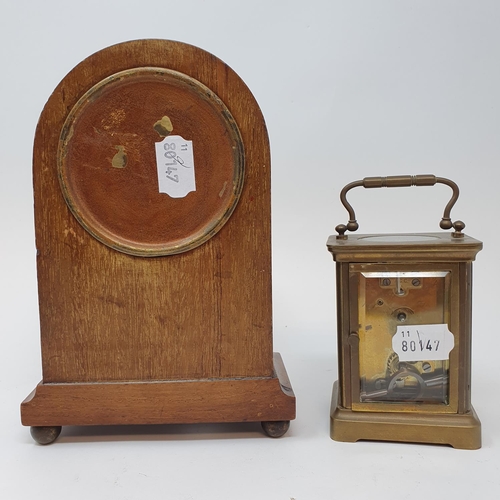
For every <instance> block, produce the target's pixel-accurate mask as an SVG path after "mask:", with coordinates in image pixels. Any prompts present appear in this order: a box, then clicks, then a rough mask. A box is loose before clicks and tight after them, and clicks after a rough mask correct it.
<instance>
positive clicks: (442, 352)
mask: <svg viewBox="0 0 500 500" xmlns="http://www.w3.org/2000/svg"><path fill="white" fill-rule="evenodd" d="M454 345H455V338H454V337H453V333H451V332H450V331H449V330H448V325H446V324H443V325H441V324H440V325H405V326H398V329H397V332H396V334H395V335H394V336H393V337H392V349H393V350H394V352H395V353H396V354H397V355H398V356H399V360H400V361H441V360H446V359H448V358H449V356H450V351H451V350H452V349H453V347H454Z"/></svg>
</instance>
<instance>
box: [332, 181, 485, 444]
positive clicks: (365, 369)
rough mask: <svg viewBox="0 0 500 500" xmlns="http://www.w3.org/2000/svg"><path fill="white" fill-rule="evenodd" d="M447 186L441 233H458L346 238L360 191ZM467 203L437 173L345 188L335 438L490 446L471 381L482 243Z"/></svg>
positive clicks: (338, 251)
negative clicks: (468, 226)
mask: <svg viewBox="0 0 500 500" xmlns="http://www.w3.org/2000/svg"><path fill="white" fill-rule="evenodd" d="M437 183H441V184H445V185H447V186H449V187H451V188H452V190H453V194H452V197H451V199H450V201H449V202H448V204H447V206H446V208H445V210H444V214H443V218H442V219H441V222H440V227H441V228H442V229H452V228H453V229H454V232H451V233H450V232H441V233H423V234H364V235H362V234H360V235H357V236H356V235H349V236H348V235H347V234H346V232H347V231H356V229H358V223H357V222H356V216H355V214H354V210H353V208H352V206H351V205H350V204H349V203H348V202H347V198H346V195H347V192H348V191H349V190H350V189H352V188H354V187H357V186H363V187H365V188H379V187H404V186H433V185H435V184H437ZM457 198H458V187H457V185H456V184H455V183H454V182H453V181H450V180H449V179H445V178H442V177H435V176H434V175H417V176H393V177H367V178H365V179H363V180H361V181H355V182H353V183H351V184H348V185H347V186H346V187H345V188H344V189H343V190H342V192H341V201H342V203H343V204H344V206H345V207H346V208H347V210H348V212H349V222H348V223H347V224H346V225H344V224H341V225H339V226H337V228H336V229H337V232H338V233H339V234H338V235H337V236H330V238H329V239H328V243H327V246H328V250H329V251H330V252H331V253H332V255H333V258H334V259H335V261H336V263H337V264H336V265H337V304H338V309H337V319H338V356H339V381H338V382H337V383H336V384H335V386H334V394H333V398H332V411H331V425H332V427H331V435H332V438H333V439H335V440H337V441H357V440H360V439H368V440H383V441H405V442H418V443H437V444H448V445H452V446H453V447H455V448H465V449H475V448H479V447H480V446H481V424H480V422H479V419H478V417H477V415H476V413H475V411H474V409H473V407H472V405H471V396H470V383H471V324H472V320H471V310H472V305H471V297H472V262H473V260H474V259H475V257H476V254H477V253H478V252H479V251H480V250H481V248H482V243H481V242H480V241H478V240H475V239H474V238H471V237H470V236H467V235H465V234H464V233H463V232H462V231H463V229H464V227H465V224H464V223H463V222H461V221H456V222H453V223H452V221H451V219H450V211H451V208H452V207H453V205H454V203H455V201H456V200H457Z"/></svg>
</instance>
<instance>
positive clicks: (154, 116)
mask: <svg viewBox="0 0 500 500" xmlns="http://www.w3.org/2000/svg"><path fill="white" fill-rule="evenodd" d="M33 176H34V199H35V231H36V247H37V271H38V288H39V305H40V328H41V346H42V368H43V380H42V382H41V383H40V384H39V385H38V386H37V387H36V388H35V390H34V391H33V392H32V393H31V394H30V395H29V396H28V398H27V399H26V400H25V401H24V402H23V403H22V404H21V418H22V423H23V425H27V426H31V433H32V435H33V437H34V439H35V440H36V441H37V442H39V443H42V444H47V443H49V442H52V441H53V440H55V439H56V438H57V436H58V435H59V432H60V430H61V426H65V425H107V424H109V425H116V424H167V423H201V422H256V421H260V422H262V426H263V428H264V430H265V431H266V433H267V434H269V435H270V436H273V437H277V436H280V435H283V434H284V433H285V432H286V430H287V429H288V426H289V423H290V420H291V419H294V418H295V397H294V394H293V391H292V389H291V386H290V383H289V380H288V377H287V374H286V371H285V368H284V365H283V362H282V360H281V357H280V355H279V354H277V353H274V354H273V343H272V308H271V241H270V152H269V141H268V137H267V132H266V127H265V123H264V119H263V117H262V114H261V111H260V109H259V107H258V105H257V103H256V101H255V99H254V97H253V96H252V94H251V93H250V91H249V90H248V88H247V87H246V85H245V84H244V83H243V81H242V80H241V79H240V78H239V77H238V76H237V75H236V73H235V72H234V71H232V70H231V69H230V68H229V67H228V66H226V65H225V64H224V63H223V62H221V61H220V60H219V59H217V58H216V57H214V56H213V55H211V54H209V53H207V52H205V51H203V50H201V49H199V48H196V47H193V46H190V45H186V44H183V43H179V42H172V41H165V40H138V41H132V42H127V43H123V44H119V45H115V46H112V47H109V48H107V49H104V50H102V51H100V52H98V53H96V54H94V55H92V56H90V57H89V58H88V59H86V60H84V61H83V62H82V63H80V64H79V65H78V66H77V67H75V68H74V69H73V70H72V71H71V72H70V73H69V74H68V75H67V76H66V77H65V78H64V79H63V80H62V82H61V83H60V84H59V86H58V87H57V88H56V90H55V91H54V93H53V94H52V96H51V97H50V99H49V100H48V102H47V104H46V106H45V108H44V110H43V112H42V115H41V117H40V121H39V124H38V127H37V131H36V137H35V145H34V156H33Z"/></svg>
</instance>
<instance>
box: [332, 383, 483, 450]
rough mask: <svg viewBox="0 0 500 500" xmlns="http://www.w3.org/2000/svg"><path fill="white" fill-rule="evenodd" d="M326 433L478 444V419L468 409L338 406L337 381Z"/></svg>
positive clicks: (354, 437) (469, 446)
mask: <svg viewBox="0 0 500 500" xmlns="http://www.w3.org/2000/svg"><path fill="white" fill-rule="evenodd" d="M330 417H331V420H330V423H331V428H330V435H331V437H332V439H334V440H335V441H345V442H355V441H359V440H370V441H399V442H407V443H430V444H447V445H451V446H453V447H454V448H459V449H466V450H476V449H478V448H480V447H481V422H480V421H479V419H478V417H477V415H476V412H475V411H474V409H472V410H471V412H470V413H466V414H463V415H461V414H458V413H449V414H444V413H436V414H429V413H414V412H412V413H396V412H391V413H389V412H362V411H352V410H349V409H347V408H343V407H341V406H340V401H339V394H338V382H335V384H334V386H333V395H332V407H331V414H330Z"/></svg>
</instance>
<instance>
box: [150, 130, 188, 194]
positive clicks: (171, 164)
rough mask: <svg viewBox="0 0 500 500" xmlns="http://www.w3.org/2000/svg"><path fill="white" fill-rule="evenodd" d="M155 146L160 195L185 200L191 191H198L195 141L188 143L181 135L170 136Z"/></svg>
mask: <svg viewBox="0 0 500 500" xmlns="http://www.w3.org/2000/svg"><path fill="white" fill-rule="evenodd" d="M155 146H156V167H157V169H158V186H159V190H160V193H166V194H168V195H169V196H171V197H172V198H184V197H185V196H186V195H187V194H188V193H190V192H191V191H196V183H195V178H194V157H193V141H187V140H186V139H184V138H182V137H181V136H180V135H168V136H167V137H165V139H163V141H161V142H157V143H156V144H155Z"/></svg>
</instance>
